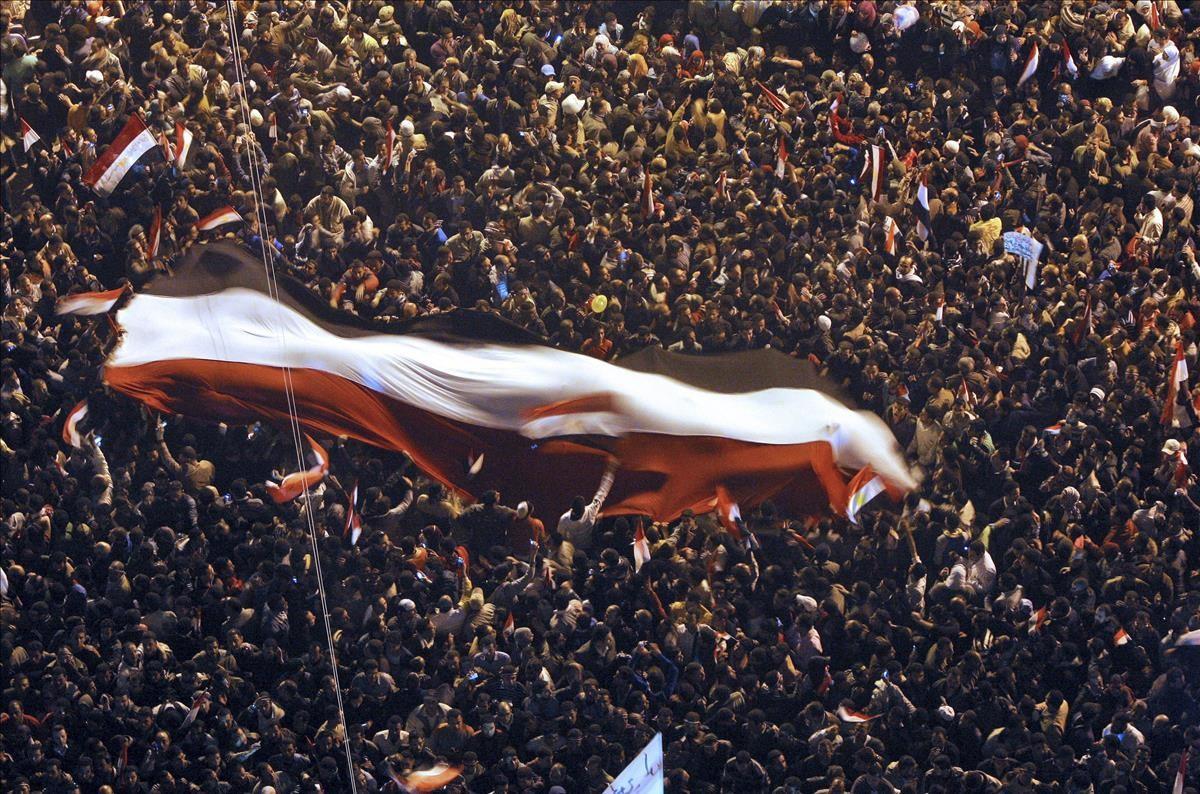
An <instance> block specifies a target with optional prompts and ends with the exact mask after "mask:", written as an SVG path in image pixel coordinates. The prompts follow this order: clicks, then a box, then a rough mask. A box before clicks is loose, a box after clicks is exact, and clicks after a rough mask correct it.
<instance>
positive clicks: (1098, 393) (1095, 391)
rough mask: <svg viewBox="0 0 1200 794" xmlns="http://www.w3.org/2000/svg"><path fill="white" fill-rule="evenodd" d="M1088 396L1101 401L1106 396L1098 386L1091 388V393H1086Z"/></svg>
mask: <svg viewBox="0 0 1200 794" xmlns="http://www.w3.org/2000/svg"><path fill="white" fill-rule="evenodd" d="M1088 394H1090V395H1092V396H1093V397H1097V398H1099V399H1101V400H1103V399H1104V398H1105V397H1106V396H1107V395H1106V394H1105V393H1104V389H1101V388H1100V387H1099V386H1093V387H1092V388H1091V391H1089V392H1088Z"/></svg>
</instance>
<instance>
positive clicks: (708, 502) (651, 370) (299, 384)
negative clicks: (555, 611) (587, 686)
mask: <svg viewBox="0 0 1200 794" xmlns="http://www.w3.org/2000/svg"><path fill="white" fill-rule="evenodd" d="M266 279H267V277H266V273H265V272H264V269H263V267H262V264H261V262H260V261H259V260H257V259H256V258H255V257H253V255H252V254H250V252H248V251H247V250H246V249H245V248H243V247H242V246H240V245H239V244H237V243H235V242H234V241H231V240H223V241H218V242H214V243H209V244H200V245H197V246H194V247H193V248H191V249H190V250H189V251H188V254H187V255H186V256H185V257H184V259H183V261H182V262H181V263H180V264H179V265H178V267H177V268H176V275H175V276H173V277H166V276H161V277H159V278H157V279H155V280H154V281H153V282H151V284H150V285H148V287H147V288H145V290H144V291H143V292H141V293H139V294H137V295H135V296H134V297H133V298H131V299H130V300H129V302H128V303H127V304H126V305H125V307H124V308H122V309H121V310H120V311H119V312H118V314H117V315H116V322H117V324H118V326H119V328H120V329H121V331H122V334H121V341H120V343H119V344H118V345H117V347H116V348H115V349H114V351H113V352H112V353H111V355H110V357H109V359H108V361H107V363H106V366H105V369H104V379H105V382H106V383H107V384H108V385H109V386H110V387H112V388H113V389H115V390H117V391H120V392H123V393H125V394H127V395H129V396H131V397H133V398H135V399H138V400H140V401H142V402H144V403H146V404H147V405H149V406H151V407H153V408H156V409H157V410H161V411H167V412H172V413H182V414H187V415H191V416H197V417H202V418H208V419H211V420H216V421H225V422H227V423H250V422H255V421H261V420H267V421H274V422H277V423H280V424H282V423H284V422H288V421H290V417H291V412H290V411H289V407H288V406H289V400H288V395H287V393H286V391H285V389H284V381H285V376H287V377H290V384H291V387H292V396H293V397H294V401H295V402H294V405H295V410H296V413H297V416H298V419H299V421H300V422H301V424H302V425H303V427H304V428H305V430H306V431H308V432H314V433H326V434H328V435H332V436H347V437H350V438H355V439H357V440H359V441H362V442H364V443H367V444H373V445H376V446H379V447H382V448H385V449H391V450H396V451H405V452H407V453H408V454H409V455H411V456H412V458H413V460H414V461H415V462H416V464H417V465H418V466H419V467H420V468H421V469H422V470H424V471H425V472H426V473H428V474H429V475H430V476H431V477H433V478H435V479H437V480H438V481H440V482H442V483H443V484H445V485H447V486H448V487H450V488H453V489H455V490H456V491H458V492H459V493H463V494H466V495H471V496H473V495H478V494H481V493H483V492H485V491H488V490H497V491H500V492H502V493H511V494H519V495H521V496H524V497H526V498H529V499H532V500H534V501H536V502H537V503H538V504H540V505H543V506H544V509H546V510H547V511H548V512H553V511H554V510H558V511H560V512H565V510H566V509H567V508H568V507H569V499H570V495H571V494H574V493H577V492H578V491H579V489H580V487H581V486H582V485H583V484H588V483H596V482H599V481H600V479H601V477H602V475H603V473H604V472H605V469H606V468H607V465H608V461H609V459H610V458H616V459H617V460H618V461H619V463H620V469H619V471H618V472H617V475H616V479H615V482H614V484H613V487H612V493H611V496H610V498H609V501H608V504H607V506H606V508H605V514H609V515H620V514H635V515H645V516H650V517H652V518H653V519H654V520H658V521H668V520H672V519H674V518H675V517H677V516H678V515H679V514H680V513H681V512H683V511H684V510H686V509H693V510H696V511H697V512H707V511H708V510H711V509H712V504H713V494H714V493H716V489H717V485H718V484H720V485H722V486H724V487H725V488H727V489H728V491H729V493H730V495H731V498H732V499H733V500H735V501H737V502H738V503H740V504H742V505H743V506H745V505H750V506H753V505H755V504H758V503H760V502H761V501H763V500H764V499H768V498H771V499H774V500H775V501H776V502H778V503H780V505H781V506H783V507H785V508H787V509H789V510H790V511H791V512H792V513H793V514H808V515H816V514H820V513H824V512H827V511H828V510H829V509H830V507H831V505H833V506H835V507H834V509H835V510H836V511H838V512H840V511H841V510H843V509H844V506H845V504H846V498H847V491H846V476H847V475H845V474H843V472H854V471H857V470H859V469H861V468H862V467H864V466H866V465H870V466H872V467H873V469H874V470H875V471H876V472H877V473H879V474H880V475H881V476H883V477H884V478H885V480H887V481H888V483H889V484H893V485H895V486H896V487H897V488H900V489H903V490H907V489H911V488H912V487H914V486H915V485H916V480H915V479H914V477H913V475H912V473H911V472H910V471H909V469H908V467H907V464H906V463H905V461H904V458H903V455H901V453H900V451H899V449H898V447H897V444H896V440H895V438H894V437H893V436H892V434H891V431H890V430H889V429H888V427H887V425H886V424H884V422H883V421H882V420H881V419H880V418H879V417H877V416H875V415H874V414H871V413H869V412H866V411H857V410H854V409H853V408H851V407H849V406H848V405H847V404H846V403H845V402H844V401H843V400H841V399H840V398H839V397H838V396H837V393H836V389H835V388H834V387H833V386H831V385H830V384H828V383H827V382H826V381H824V380H823V379H821V378H820V377H819V376H818V375H816V373H815V371H814V369H813V367H812V365H811V364H810V363H808V362H807V361H801V360H797V359H793V358H791V357H789V356H786V355H783V354H781V353H778V352H776V351H771V350H758V351H752V352H743V353H734V354H727V355H716V356H705V357H695V356H686V355H681V354H674V353H668V352H666V351H663V350H658V349H648V350H646V351H642V352H641V353H638V354H635V355H633V356H629V357H627V358H624V359H622V360H621V361H620V363H619V364H610V363H607V362H604V361H600V360H598V359H595V358H591V357H589V356H585V355H581V354H577V353H571V352H568V351H563V350H558V349H555V348H553V347H550V346H549V345H547V344H546V343H545V342H544V340H542V339H540V338H539V337H536V336H534V335H532V334H530V333H529V332H527V331H525V330H523V329H521V328H520V327H518V326H516V325H513V324H511V323H508V322H506V321H504V320H503V319H501V318H498V317H496V316H494V315H491V314H487V313H478V312H473V311H468V310H458V311H454V312H449V313H445V314H439V315H431V316H426V317H420V318H416V319H413V320H410V321H406V322H403V323H397V324H395V325H393V326H382V325H377V324H372V323H369V322H367V321H364V320H362V319H360V318H356V317H353V316H351V315H348V314H345V313H342V312H338V311H336V310H334V309H332V308H330V307H329V306H328V305H327V304H325V303H324V302H323V301H321V300H320V299H319V298H318V297H316V296H314V295H313V294H312V293H311V292H309V291H308V290H307V289H306V288H305V287H304V286H303V285H302V284H299V283H298V282H294V281H291V280H289V279H287V278H284V277H280V279H279V282H278V298H279V299H278V301H276V300H274V299H273V298H272V297H271V293H270V291H269V290H268V287H267V283H266ZM479 455H486V460H487V465H485V466H482V467H481V469H480V471H479V472H478V473H477V474H475V475H474V476H473V477H470V478H468V476H467V471H466V467H465V466H464V461H467V460H468V459H469V458H470V457H471V456H479ZM475 460H478V457H476V458H475Z"/></svg>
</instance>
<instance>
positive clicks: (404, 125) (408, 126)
mask: <svg viewBox="0 0 1200 794" xmlns="http://www.w3.org/2000/svg"><path fill="white" fill-rule="evenodd" d="M414 129H415V128H414V127H413V123H412V119H405V120H404V121H402V122H400V134H401V135H412V134H413V130H414Z"/></svg>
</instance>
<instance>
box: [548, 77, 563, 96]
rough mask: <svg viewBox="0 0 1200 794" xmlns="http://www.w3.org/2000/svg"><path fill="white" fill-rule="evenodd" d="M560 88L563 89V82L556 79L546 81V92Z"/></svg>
mask: <svg viewBox="0 0 1200 794" xmlns="http://www.w3.org/2000/svg"><path fill="white" fill-rule="evenodd" d="M561 90H563V84H562V83H560V82H558V81H557V80H550V81H548V82H547V83H546V93H547V94H549V93H551V92H552V91H561Z"/></svg>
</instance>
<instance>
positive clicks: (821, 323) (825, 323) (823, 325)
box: [817, 314, 833, 331]
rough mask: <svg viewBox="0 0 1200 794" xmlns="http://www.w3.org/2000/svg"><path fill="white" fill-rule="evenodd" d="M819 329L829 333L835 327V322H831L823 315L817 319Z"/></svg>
mask: <svg viewBox="0 0 1200 794" xmlns="http://www.w3.org/2000/svg"><path fill="white" fill-rule="evenodd" d="M817 327H818V328H820V329H821V330H822V331H828V330H829V329H830V328H832V327H833V320H830V319H829V318H828V317H826V316H825V315H823V314H822V315H821V316H820V317H818V318H817Z"/></svg>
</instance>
